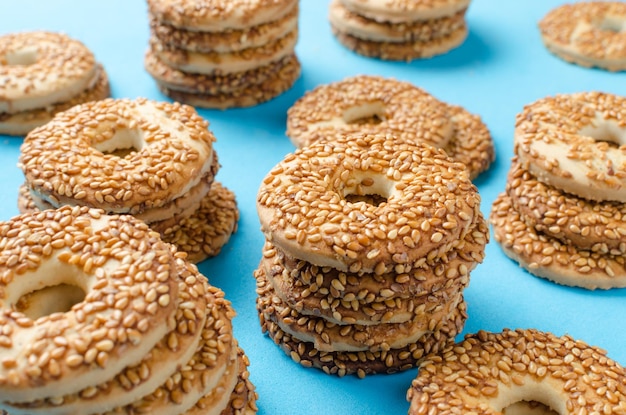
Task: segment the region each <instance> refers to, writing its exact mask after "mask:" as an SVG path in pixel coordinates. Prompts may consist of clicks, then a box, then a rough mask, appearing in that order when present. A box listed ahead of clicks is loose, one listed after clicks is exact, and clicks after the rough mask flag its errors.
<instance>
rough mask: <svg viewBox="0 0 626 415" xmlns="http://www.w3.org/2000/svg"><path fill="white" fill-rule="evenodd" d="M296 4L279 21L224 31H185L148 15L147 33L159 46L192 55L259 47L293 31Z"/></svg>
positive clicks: (295, 22) (294, 27)
mask: <svg viewBox="0 0 626 415" xmlns="http://www.w3.org/2000/svg"><path fill="white" fill-rule="evenodd" d="M297 6H298V3H297V2H295V4H294V5H293V8H292V10H291V11H288V12H287V14H285V15H284V16H283V17H280V18H279V19H276V20H273V21H270V22H267V23H262V24H260V25H256V26H250V27H246V28H244V29H239V30H237V29H229V30H223V31H198V30H185V29H181V28H177V27H175V26H172V25H169V24H167V23H165V22H163V21H161V20H158V19H157V18H155V17H154V16H150V33H152V34H153V35H154V36H155V37H156V38H157V39H158V40H159V42H160V43H161V44H164V45H168V46H169V47H170V48H177V49H184V50H188V51H191V52H200V53H208V52H216V53H224V52H236V51H242V50H244V49H250V48H258V47H261V46H263V45H266V44H268V43H271V42H272V41H273V40H275V39H280V38H283V37H284V36H286V35H287V34H289V33H291V32H293V31H294V30H296V29H297V26H298V16H297V14H298V7H297Z"/></svg>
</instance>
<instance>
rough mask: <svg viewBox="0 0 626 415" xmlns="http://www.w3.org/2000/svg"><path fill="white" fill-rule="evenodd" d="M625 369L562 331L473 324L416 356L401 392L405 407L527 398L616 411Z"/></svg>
mask: <svg viewBox="0 0 626 415" xmlns="http://www.w3.org/2000/svg"><path fill="white" fill-rule="evenodd" d="M479 368H480V369H479ZM590 372H593V374H592V375H591V376H593V383H594V386H593V387H591V388H590V387H589V376H590ZM625 377H626V372H625V371H624V368H622V367H621V366H620V365H619V364H618V363H616V362H615V361H613V360H612V359H610V358H608V357H607V356H606V351H604V350H602V349H600V348H598V347H594V346H589V345H588V344H586V343H585V342H583V341H580V340H575V339H573V338H572V337H571V336H569V335H564V336H556V335H554V334H552V333H547V332H541V331H539V330H536V329H526V330H523V329H518V330H510V329H505V330H504V331H502V332H501V333H490V332H486V331H479V332H478V333H475V334H469V335H466V336H465V338H464V339H463V340H462V341H460V342H459V343H457V344H456V345H454V347H451V348H450V349H448V350H446V351H445V352H443V353H441V354H439V355H437V354H431V355H430V356H428V357H427V358H426V359H424V360H423V361H422V362H421V363H420V365H419V370H418V374H417V377H416V378H415V379H414V380H413V382H412V384H411V387H410V388H409V390H408V392H407V399H408V400H409V401H410V408H409V415H417V414H425V413H428V414H432V415H443V414H450V413H494V414H495V413H502V412H503V411H504V409H505V408H506V407H507V406H509V405H510V404H512V403H515V402H518V401H520V400H533V399H536V400H539V401H541V402H542V403H546V404H548V405H549V406H550V407H551V408H553V409H554V410H555V411H556V412H557V413H560V414H580V413H589V414H590V413H621V412H624V411H626V387H625V386H624V383H623V382H622V381H621V379H624V378H625ZM618 379H619V380H618ZM583 390H584V391H585V393H584V395H581V391H583ZM607 395H609V396H611V398H610V399H607ZM581 396H584V398H581ZM452 397H455V398H454V399H452Z"/></svg>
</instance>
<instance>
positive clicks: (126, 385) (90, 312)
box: [0, 206, 257, 415]
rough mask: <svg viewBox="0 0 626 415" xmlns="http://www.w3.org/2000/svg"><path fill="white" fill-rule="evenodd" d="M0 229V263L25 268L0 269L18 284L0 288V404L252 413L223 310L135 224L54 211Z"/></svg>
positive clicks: (229, 314)
mask: <svg viewBox="0 0 626 415" xmlns="http://www.w3.org/2000/svg"><path fill="white" fill-rule="evenodd" d="M2 229H3V230H2V232H1V233H0V240H1V241H2V248H1V255H2V256H3V257H4V256H6V257H8V256H11V255H16V253H17V252H22V253H23V254H26V253H28V256H29V258H30V260H29V261H27V262H28V263H27V262H23V261H20V262H18V261H14V262H13V263H8V262H5V263H4V264H2V272H3V273H4V275H14V274H18V273H19V274H20V276H21V277H22V278H20V279H18V278H16V279H11V281H9V280H8V279H5V281H3V282H2V283H1V286H2V289H3V291H6V292H10V293H12V295H15V294H17V296H18V297H17V298H19V300H20V301H13V300H12V297H10V296H5V295H3V296H2V298H1V299H0V309H1V311H2V313H0V324H1V325H2V327H3V328H4V329H5V334H4V335H3V336H4V341H3V350H2V353H3V359H4V361H11V362H12V365H3V367H2V368H1V369H0V375H1V376H0V408H2V409H4V410H6V411H7V412H8V413H10V414H15V415H17V414H20V415H26V414H28V415H62V414H84V415H89V414H103V413H106V414H138V413H149V414H168V415H178V414H185V415H193V414H207V413H215V414H226V413H239V414H253V413H256V412H257V407H256V403H255V402H256V399H257V395H256V392H255V390H254V389H255V388H254V386H253V385H252V383H251V382H250V381H249V379H248V377H249V372H248V365H249V362H248V359H247V357H246V355H245V354H244V351H243V350H242V349H241V348H240V347H239V346H238V342H237V340H236V338H235V337H234V335H233V327H232V318H233V317H234V315H235V312H234V310H233V309H232V307H231V304H230V302H229V301H227V300H226V299H225V298H224V293H223V292H222V291H221V290H219V289H218V288H216V287H213V286H211V285H209V283H208V282H207V279H206V277H205V276H204V275H202V274H201V273H200V272H199V271H198V269H197V268H196V267H195V266H194V265H193V264H190V263H189V262H188V261H186V260H185V259H184V255H182V256H181V255H180V253H179V252H177V251H176V250H175V249H174V248H173V247H172V246H171V245H169V244H166V243H164V242H163V241H162V240H161V239H160V237H159V235H158V234H157V233H156V232H153V231H151V230H150V229H149V228H148V226H147V225H146V224H145V223H143V222H141V221H139V220H137V219H135V218H133V217H132V216H129V215H105V214H104V212H102V211H101V210H99V209H89V208H87V207H79V208H77V207H70V206H64V207H62V208H60V209H58V210H47V211H45V212H37V213H32V214H23V215H20V216H16V217H15V218H13V219H11V220H10V221H7V222H3V223H2ZM54 232H57V234H56V235H55V236H53V237H51V233H54ZM46 235H47V236H46ZM50 241H52V243H51V242H50ZM79 241H80V242H79ZM77 245H80V247H77ZM78 257H80V259H79V258H78ZM31 261H32V262H31ZM18 267H19V268H20V271H18V270H17V268H18ZM25 270H27V272H24V271H25ZM25 281H29V282H28V283H27V284H32V285H30V286H27V287H24V285H23V284H24V283H25ZM59 281H63V283H59ZM33 287H35V288H34V291H31V290H33ZM83 290H84V291H83ZM77 292H78V293H80V294H77ZM22 294H23V295H22ZM81 294H82V295H81ZM24 339H26V340H24ZM33 369H35V370H33Z"/></svg>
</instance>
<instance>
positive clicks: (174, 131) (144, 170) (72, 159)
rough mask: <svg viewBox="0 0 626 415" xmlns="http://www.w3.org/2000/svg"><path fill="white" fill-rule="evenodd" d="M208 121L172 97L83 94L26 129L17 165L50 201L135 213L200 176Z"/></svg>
mask: <svg viewBox="0 0 626 415" xmlns="http://www.w3.org/2000/svg"><path fill="white" fill-rule="evenodd" d="M207 128H208V122H207V121H205V120H204V119H203V118H202V117H200V116H199V115H198V114H197V112H196V110H195V109H194V108H192V107H190V106H187V105H181V104H179V103H173V104H171V103H166V102H155V101H149V100H146V99H143V98H138V99H135V100H129V99H117V100H116V99H106V100H102V101H96V102H89V103H86V104H82V105H78V106H75V107H73V108H71V109H69V110H67V111H65V112H62V113H59V114H57V115H56V116H55V117H54V119H53V120H52V121H50V122H49V123H47V124H45V125H43V126H41V127H39V128H36V129H35V130H33V131H31V132H30V133H29V134H28V135H27V136H26V138H25V139H24V143H23V144H22V147H21V154H20V160H19V165H20V167H21V169H22V171H23V172H24V176H25V177H26V181H27V182H28V184H29V186H30V189H31V192H32V193H33V194H34V195H36V196H38V197H41V198H42V199H44V200H47V201H48V202H50V203H51V204H52V205H54V206H57V207H58V206H60V205H62V204H76V203H80V204H81V205H86V206H91V207H97V208H101V209H104V210H106V211H107V212H109V213H111V212H114V213H139V212H143V211H145V210H148V209H152V208H155V207H160V206H163V205H165V204H167V203H168V202H170V201H172V200H173V199H176V198H178V197H180V196H182V195H184V194H185V193H187V192H188V191H189V190H190V189H191V188H193V187H194V186H195V185H196V184H198V183H199V182H200V181H201V180H205V175H206V174H208V173H209V172H210V171H211V168H212V164H213V142H214V141H215V137H214V136H213V134H212V133H211V132H210V131H209V130H208V129H207ZM120 150H129V151H130V152H128V153H127V154H121V155H118V154H116V153H115V152H116V151H120Z"/></svg>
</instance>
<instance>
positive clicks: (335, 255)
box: [254, 134, 489, 377]
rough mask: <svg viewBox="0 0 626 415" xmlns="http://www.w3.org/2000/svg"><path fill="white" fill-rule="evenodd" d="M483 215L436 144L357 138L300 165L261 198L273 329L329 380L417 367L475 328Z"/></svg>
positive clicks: (280, 169)
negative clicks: (473, 275) (473, 282)
mask: <svg viewBox="0 0 626 415" xmlns="http://www.w3.org/2000/svg"><path fill="white" fill-rule="evenodd" d="M396 168H399V169H401V170H402V172H403V173H400V172H399V171H398V170H396ZM422 169H423V170H422ZM427 172H428V173H427ZM435 188H436V189H437V190H435ZM433 192H435V193H433ZM479 205H480V202H479V198H478V195H477V193H476V190H475V187H474V186H473V185H472V184H471V182H470V181H469V177H468V171H467V170H466V169H465V167H464V166H463V165H462V164H460V163H454V162H453V161H452V160H451V159H450V158H448V156H447V155H446V154H445V153H444V152H443V151H442V150H438V149H435V148H434V147H431V146H428V145H426V144H420V143H409V142H404V141H402V140H398V139H395V138H394V137H387V136H384V135H376V134H370V135H357V136H345V137H343V138H338V139H337V140H333V141H327V142H326V141H325V142H317V143H314V144H312V145H310V146H306V147H303V148H302V149H300V150H298V151H296V153H294V154H292V155H289V156H288V157H287V158H286V159H285V160H284V161H283V162H281V163H280V164H279V165H277V166H276V167H275V168H274V169H273V170H272V171H271V173H270V174H269V175H268V176H267V177H266V178H265V180H264V181H263V184H262V186H261V188H260V190H259V195H258V198H257V209H258V212H259V217H260V219H261V223H262V229H263V230H264V232H265V234H266V245H265V249H264V252H263V259H262V260H261V262H260V264H259V267H258V269H257V270H256V271H255V273H254V276H255V278H256V280H257V294H258V298H257V310H258V312H259V317H260V321H261V327H262V330H263V331H265V332H267V333H268V334H269V336H270V337H271V338H272V339H273V340H274V341H275V342H276V343H277V344H279V345H280V346H281V347H282V348H283V350H285V351H286V352H287V353H288V354H289V355H290V356H291V357H292V358H293V359H294V360H296V361H298V362H300V363H301V364H303V365H305V366H313V367H317V368H320V369H322V370H324V371H325V372H326V373H332V374H337V375H340V376H343V375H346V374H352V373H355V374H357V375H358V376H361V377H363V376H365V375H367V374H370V373H380V372H383V373H391V372H396V371H400V370H406V369H408V368H411V367H413V366H415V365H416V364H417V362H419V360H420V359H421V357H422V356H423V355H424V354H426V353H428V352H429V351H431V350H439V349H440V348H443V347H445V346H446V345H447V344H448V343H449V342H452V341H454V338H455V336H456V335H457V334H458V333H459V332H460V331H461V330H462V328H463V325H464V322H465V320H466V318H467V315H466V307H465V302H464V299H463V290H464V289H465V287H467V285H468V284H469V273H470V272H471V271H472V270H473V269H474V267H475V266H476V265H477V264H478V263H480V262H482V260H483V258H484V248H485V245H486V243H487V241H488V239H489V232H488V227H487V224H486V222H485V220H484V218H483V216H482V214H481V213H480V210H479ZM444 218H445V219H444ZM444 234H445V235H444ZM452 235H454V236H452ZM428 241H430V242H428Z"/></svg>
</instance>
